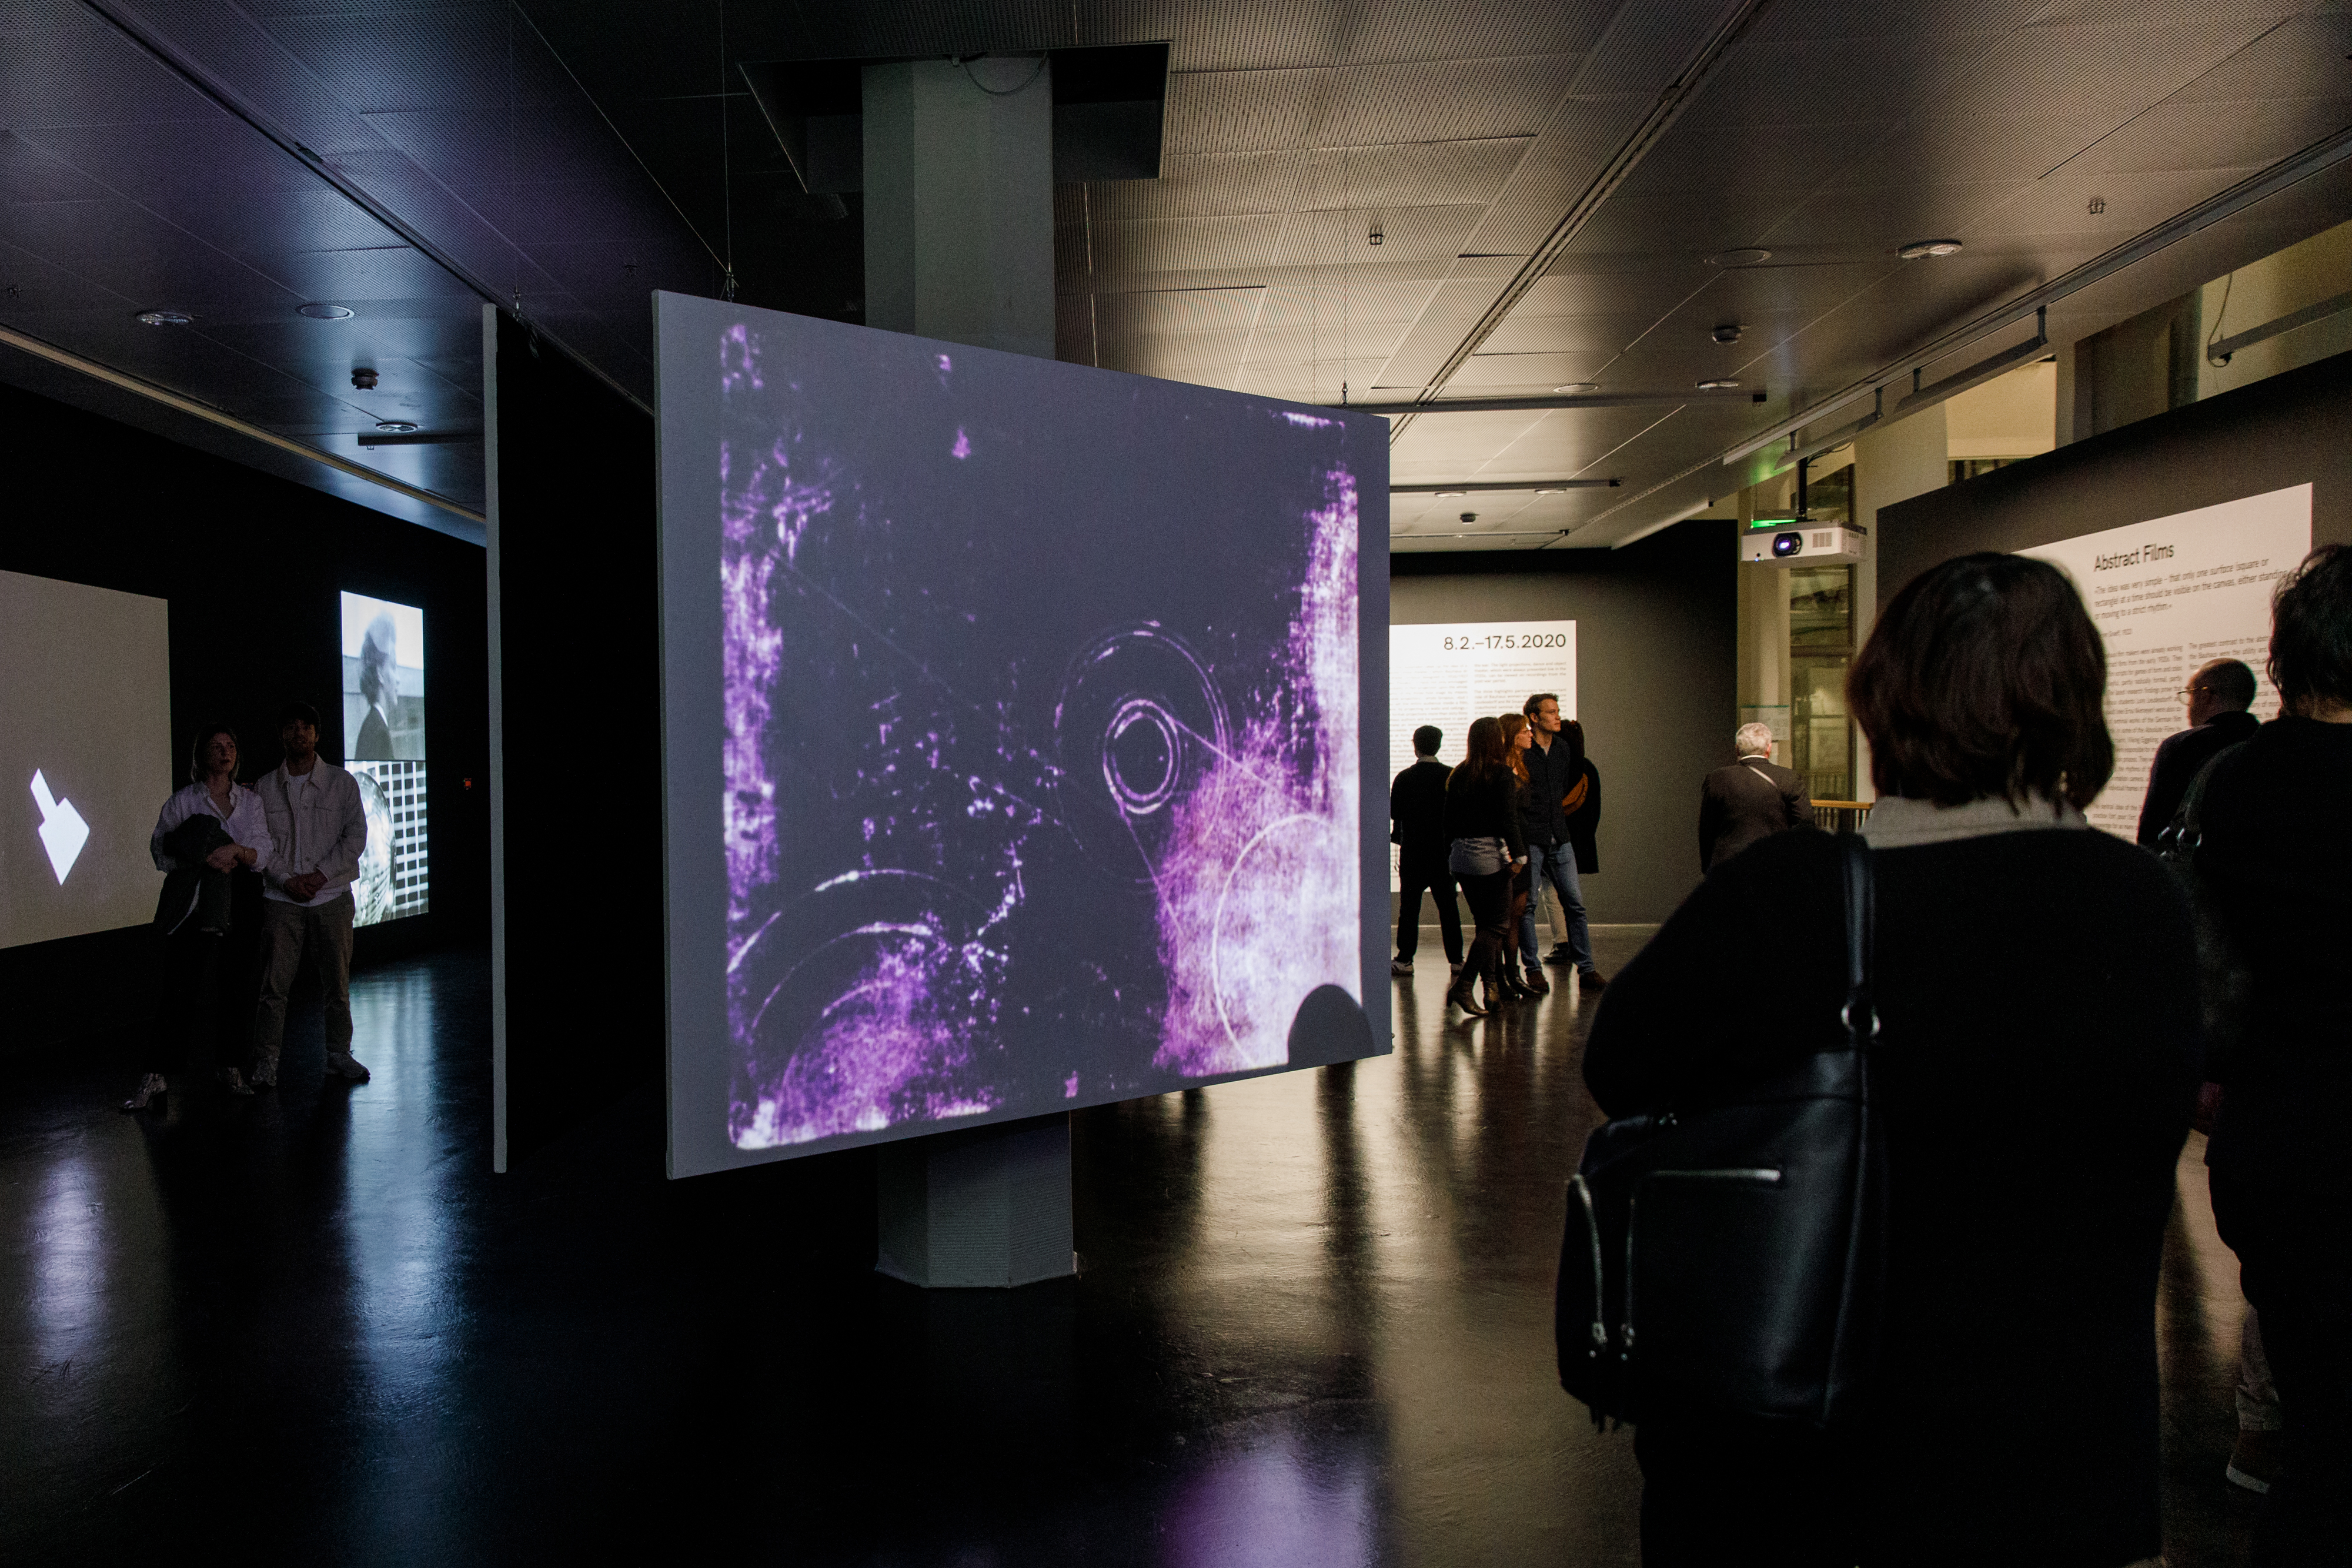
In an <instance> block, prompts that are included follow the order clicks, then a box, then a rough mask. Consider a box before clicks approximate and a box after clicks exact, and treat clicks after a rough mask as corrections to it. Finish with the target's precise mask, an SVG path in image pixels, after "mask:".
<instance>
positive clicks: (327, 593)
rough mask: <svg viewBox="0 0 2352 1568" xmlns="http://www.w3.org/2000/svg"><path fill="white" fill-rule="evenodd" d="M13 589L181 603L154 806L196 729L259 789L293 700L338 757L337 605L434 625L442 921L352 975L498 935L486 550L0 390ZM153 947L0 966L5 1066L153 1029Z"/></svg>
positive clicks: (67, 951) (7, 565)
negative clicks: (95, 592)
mask: <svg viewBox="0 0 2352 1568" xmlns="http://www.w3.org/2000/svg"><path fill="white" fill-rule="evenodd" d="M0 473H5V476H6V486H7V488H6V504H5V514H0V570H7V571H15V572H23V573H26V574H29V575H32V576H36V577H45V578H55V579H59V580H65V581H68V582H80V583H88V584H90V585H92V586H95V587H100V588H109V589H114V590H118V591H122V592H127V593H139V594H147V595H151V596H152V597H155V598H159V599H164V600H168V601H170V605H171V639H170V648H171V682H172V691H171V715H172V734H173V745H172V748H171V749H172V752H173V755H172V756H170V757H151V756H145V755H134V756H129V757H126V758H125V759H124V766H125V767H126V768H136V769H140V770H142V772H143V773H152V779H150V780H149V782H150V784H151V786H152V791H153V795H154V801H155V804H156V806H157V807H158V808H160V807H161V806H162V804H163V800H164V798H165V797H166V796H167V795H168V794H170V792H171V791H172V790H173V789H175V788H177V787H178V786H179V785H180V784H181V783H183V782H184V768H185V758H186V754H187V747H188V741H189V736H190V734H191V732H192V731H193V730H194V727H196V726H197V725H199V724H205V723H212V722H224V723H226V724H228V725H230V726H231V727H234V728H235V729H236V732H237V734H238V736H239V737H240V738H241V739H242V741H243V760H244V768H243V776H244V777H245V778H247V779H254V778H257V777H259V776H260V775H261V774H262V773H264V772H266V771H268V769H269V768H273V767H275V766H277V764H278V760H279V758H278V738H277V736H278V725H277V716H278V707H279V705H281V704H282V703H284V702H286V701H287V700H289V698H300V699H301V700H304V701H307V702H310V703H311V704H312V705H313V706H316V707H317V708H318V709H319V711H320V717H321V721H322V728H321V732H320V737H319V750H320V754H321V755H323V756H326V757H328V758H341V756H342V755H343V736H342V733H341V729H342V724H341V715H342V706H343V705H342V703H341V700H340V695H339V694H340V692H341V685H342V646H341V614H340V605H339V596H340V595H341V593H342V592H344V591H351V592H355V593H362V594H367V595H370V596H373V597H376V598H381V599H387V600H393V601H398V602H400V603H403V604H411V605H415V606H418V607H420V608H421V609H422V610H423V611H424V612H425V628H426V635H427V636H428V637H429V639H430V640H431V649H432V657H431V660H430V663H429V664H428V667H427V671H426V681H427V688H426V706H427V707H428V709H429V711H430V712H431V714H432V739H433V750H432V758H431V760H430V765H429V766H430V769H431V772H430V791H431V795H432V800H433V821H432V855H433V867H432V870H433V887H432V894H433V896H432V906H431V909H430V911H429V912H428V913H426V914H425V915H416V916H414V917H411V918H409V919H404V920H399V921H394V922H391V923H388V924H386V925H378V926H374V927H372V928H369V929H366V930H362V931H360V932H358V933H357V934H356V936H357V941H356V943H355V949H354V961H355V962H356V963H359V964H365V963H368V962H371V961H374V960H378V959H381V958H383V957H385V956H391V955H394V954H397V953H402V952H407V951H414V950H416V949H418V948H421V947H424V946H433V945H437V944H440V943H444V942H447V941H452V940H461V939H471V938H473V937H476V936H478V935H479V934H480V933H481V932H482V931H483V929H484V928H485V927H486V925H487V921H488V821H489V819H488V789H487V781H488V714H487V708H486V705H485V682H486V674H485V671H486V652H485V646H484V640H483V632H482V624H483V570H484V561H483V554H482V551H481V549H480V548H479V547H478V546H475V545H471V544H467V543H466V542H464V541H462V540H459V539H456V538H450V537H448V536H446V535H445V534H442V533H438V532H436V531H434V530H431V529H428V528H419V527H417V526H416V525H415V524H411V523H404V522H400V521H396V520H394V519H393V518H390V517H384V516H383V515H382V514H380V513H377V512H373V511H370V510H367V509H366V508H363V507H356V506H353V505H352V504H351V503H349V502H346V501H341V500H338V499H336V498H335V497H331V496H327V495H323V494H321V493H320V492H319V491H317V490H314V489H310V488H308V487H306V486H300V485H297V484H294V483H292V482H290V481H289V480H285V479H280V478H277V477H275V476H270V475H267V474H262V473H259V472H257V471H255V470H253V469H249V468H246V467H242V466H240V465H237V464H235V463H232V462H229V461H226V459H223V458H221V457H217V456H214V455H208V454H205V453H202V452H197V451H194V450H193V449H191V448H188V447H184V446H181V445H178V444H174V443H173V442H171V441H167V440H165V439H163V438H162V437H160V436H156V435H152V434H147V433H145V432H142V431H138V430H133V429H131V428H130V427H129V426H127V425H122V424H118V423H114V422H112V421H110V420H107V419H103V418H100V417H99V416H97V415H94V414H90V413H83V412H81V411H79V410H78V409H72V408H68V407H67V406H65V405H64V404H62V403H58V402H51V401H49V400H47V399H46V398H42V397H39V396H37V395H34V394H32V393H29V392H21V391H18V390H16V389H14V388H9V387H0ZM467 780H470V781H471V783H470V787H469V786H468V784H467ZM160 881H161V879H160V878H159V879H158V884H159V886H160ZM146 937H147V929H146V927H144V926H131V927H127V928H125V929H122V930H120V931H110V932H100V933H96V934H93V935H90V936H75V937H68V938H66V939H63V940H59V941H54V942H43V943H37V944H31V945H27V946H16V947H9V948H0V993H5V995H6V996H8V997H9V998H10V1013H11V1016H10V1019H9V1026H8V1028H6V1029H5V1030H0V1053H5V1052H13V1051H21V1050H27V1049H35V1048H41V1047H47V1046H53V1045H56V1044H58V1043H59V1042H62V1041H67V1040H83V1039H95V1038H96V1037H99V1036H101V1035H103V1034H105V1033H107V1032H108V1031H110V1030H122V1029H125V1028H130V1027H136V1026H139V1025H142V1024H143V1021H144V1019H145V1017H146V1010H147V1007H148V996H149V992H148V990H147V987H146V984H145V978H146V974H145V971H146V964H147V949H146V946H145V945H144V944H145V940H146Z"/></svg>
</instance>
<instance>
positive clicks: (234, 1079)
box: [220, 1067, 253, 1094]
mask: <svg viewBox="0 0 2352 1568" xmlns="http://www.w3.org/2000/svg"><path fill="white" fill-rule="evenodd" d="M220 1082H221V1087H222V1088H224V1089H226V1090H227V1091H228V1092H230V1093H232V1094H250V1093H252V1092H253V1086H252V1085H251V1084H249V1083H247V1082H246V1081H245V1074H244V1073H242V1072H239V1071H237V1070H236V1068H234V1067H224V1068H222V1069H221V1070H220Z"/></svg>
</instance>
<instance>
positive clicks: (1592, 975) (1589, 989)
mask: <svg viewBox="0 0 2352 1568" xmlns="http://www.w3.org/2000/svg"><path fill="white" fill-rule="evenodd" d="M1576 988H1577V989H1578V990H1580V991H1582V992H1583V993H1585V994H1586V995H1587V996H1591V995H1592V994H1593V993H1594V992H1596V991H1605V990H1607V989H1608V988H1609V981H1608V979H1607V977H1604V976H1603V975H1602V974H1601V971H1600V970H1598V969H1586V970H1584V971H1583V972H1582V973H1580V974H1579V975H1578V976H1577V977H1576Z"/></svg>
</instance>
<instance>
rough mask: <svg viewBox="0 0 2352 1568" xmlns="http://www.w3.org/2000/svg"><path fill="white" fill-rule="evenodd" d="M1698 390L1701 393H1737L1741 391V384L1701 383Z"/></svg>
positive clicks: (1722, 382)
mask: <svg viewBox="0 0 2352 1568" xmlns="http://www.w3.org/2000/svg"><path fill="white" fill-rule="evenodd" d="M1698 390H1699V391H1701V392H1737V391H1738V390H1739V383H1738V382H1724V381H1715V382H1699V383H1698Z"/></svg>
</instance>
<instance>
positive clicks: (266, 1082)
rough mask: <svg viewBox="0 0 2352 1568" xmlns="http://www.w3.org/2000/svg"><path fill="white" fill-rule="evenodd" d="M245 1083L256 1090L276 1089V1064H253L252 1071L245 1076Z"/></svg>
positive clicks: (258, 1062)
mask: <svg viewBox="0 0 2352 1568" xmlns="http://www.w3.org/2000/svg"><path fill="white" fill-rule="evenodd" d="M245 1081H246V1082H247V1083H249V1084H251V1085H252V1086H253V1087H254V1088H256V1089H275V1088H277V1087H278V1063H276V1062H275V1061H257V1062H255V1063H254V1064H253V1071H250V1072H248V1073H247V1074H246V1075H245Z"/></svg>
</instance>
